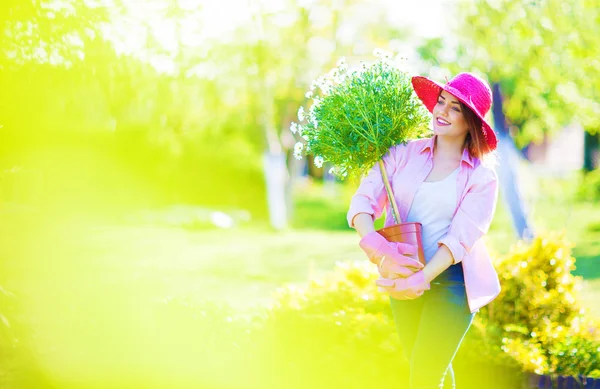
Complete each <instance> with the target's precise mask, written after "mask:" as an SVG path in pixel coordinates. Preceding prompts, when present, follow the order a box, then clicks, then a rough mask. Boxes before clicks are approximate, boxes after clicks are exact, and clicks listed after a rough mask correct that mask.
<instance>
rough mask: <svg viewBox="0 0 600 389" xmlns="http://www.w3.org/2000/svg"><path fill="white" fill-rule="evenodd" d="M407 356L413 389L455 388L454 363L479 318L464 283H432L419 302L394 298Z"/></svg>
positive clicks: (393, 301) (399, 334) (391, 299)
mask: <svg viewBox="0 0 600 389" xmlns="http://www.w3.org/2000/svg"><path fill="white" fill-rule="evenodd" d="M390 302H391V307H392V313H393V315H394V321H395V323H396V329H397V330H398V336H399V337H400V343H401V345H402V348H403V350H404V355H405V356H406V358H407V359H408V361H409V363H410V377H409V382H410V389H438V388H455V385H456V383H455V379H454V371H453V370H452V360H453V359H454V356H455V355H456V352H457V351H458V348H459V347H460V344H461V342H462V340H463V338H464V336H465V334H466V333H467V331H468V330H469V327H470V326H471V323H472V321H473V317H474V316H475V314H473V313H471V312H470V311H469V307H468V305H467V296H466V292H465V286H464V284H462V283H456V282H445V283H432V284H431V290H428V291H426V292H425V293H424V294H423V296H421V297H419V298H417V299H415V300H396V299H394V298H390Z"/></svg>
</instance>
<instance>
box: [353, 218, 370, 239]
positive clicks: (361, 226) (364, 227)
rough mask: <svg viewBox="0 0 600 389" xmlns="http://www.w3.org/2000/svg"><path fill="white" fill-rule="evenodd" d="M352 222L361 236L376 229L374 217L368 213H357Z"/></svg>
mask: <svg viewBox="0 0 600 389" xmlns="http://www.w3.org/2000/svg"><path fill="white" fill-rule="evenodd" d="M352 224H353V225H354V228H355V229H356V231H357V232H358V234H359V235H360V237H361V238H362V237H364V236H365V235H367V234H368V233H371V232H373V231H375V227H374V226H373V217H372V216H371V215H370V214H368V213H363V212H361V213H358V214H356V216H354V219H352Z"/></svg>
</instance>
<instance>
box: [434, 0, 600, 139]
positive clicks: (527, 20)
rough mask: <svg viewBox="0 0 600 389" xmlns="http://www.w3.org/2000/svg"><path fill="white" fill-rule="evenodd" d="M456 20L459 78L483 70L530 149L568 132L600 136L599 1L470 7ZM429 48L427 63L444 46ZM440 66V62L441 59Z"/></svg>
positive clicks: (484, 2) (516, 1)
mask: <svg viewBox="0 0 600 389" xmlns="http://www.w3.org/2000/svg"><path fill="white" fill-rule="evenodd" d="M457 9H458V10H459V17H458V18H457V23H456V24H455V26H456V32H457V35H458V37H459V40H460V44H459V47H458V49H457V50H456V57H454V58H447V57H446V58H445V61H444V62H445V64H444V65H446V66H448V67H449V68H451V69H452V72H453V73H454V72H457V71H459V70H460V71H462V70H465V69H469V68H471V69H478V70H479V71H480V72H483V73H485V74H486V75H487V76H488V78H489V80H490V82H492V83H499V84H500V86H501V90H502V92H503V94H504V95H505V97H506V99H505V101H504V107H503V109H504V112H505V114H506V117H507V119H508V121H509V124H511V125H514V126H516V127H517V128H518V132H516V140H517V142H518V143H519V145H521V146H523V145H526V144H528V143H529V142H531V141H541V140H542V139H543V138H544V136H546V135H550V136H551V135H552V134H555V133H556V132H557V131H559V130H560V129H561V128H562V127H564V126H565V125H568V124H570V123H572V122H574V121H575V122H578V123H580V124H581V125H582V126H583V127H584V128H585V129H586V130H588V131H590V132H593V131H596V130H597V128H599V119H598V118H599V117H600V116H599V115H598V112H600V104H599V103H598V101H599V99H598V97H599V95H598V90H600V89H599V88H598V78H597V77H595V78H594V77H592V78H590V77H589V75H590V74H593V73H594V72H595V69H597V68H598V60H597V58H598V57H599V48H600V41H599V38H598V37H599V35H598V34H597V25H598V21H599V20H600V8H599V7H598V6H597V2H594V1H584V0H576V1H568V2H565V1H561V0H544V1H535V2H523V1H520V0H495V1H488V0H476V1H463V2H462V4H461V6H460V7H457ZM435 43H436V42H435V41H433V42H430V43H428V44H426V45H424V46H423V48H422V49H423V50H424V52H425V54H426V55H424V56H423V58H425V59H426V60H429V61H430V62H433V61H431V59H430V58H431V57H432V55H431V52H433V53H436V52H438V53H439V52H440V50H439V45H436V44H435ZM433 57H436V58H438V59H439V57H438V56H436V55H434V56H433Z"/></svg>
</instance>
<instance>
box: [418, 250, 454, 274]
mask: <svg viewBox="0 0 600 389" xmlns="http://www.w3.org/2000/svg"><path fill="white" fill-rule="evenodd" d="M453 263H454V258H453V257H452V252H450V250H449V249H448V247H446V245H443V244H442V245H440V247H439V248H438V251H436V253H435V254H434V255H433V257H432V258H431V260H430V261H429V262H428V263H427V265H425V267H424V268H423V275H424V277H425V282H431V281H433V280H434V279H435V278H436V277H437V276H439V275H440V274H442V273H443V272H444V270H446V269H448V268H449V267H450V265H452V264H453Z"/></svg>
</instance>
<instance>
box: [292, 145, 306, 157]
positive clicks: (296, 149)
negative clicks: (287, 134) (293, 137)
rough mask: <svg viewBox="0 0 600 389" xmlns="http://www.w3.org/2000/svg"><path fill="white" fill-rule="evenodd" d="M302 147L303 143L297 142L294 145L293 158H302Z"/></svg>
mask: <svg viewBox="0 0 600 389" xmlns="http://www.w3.org/2000/svg"><path fill="white" fill-rule="evenodd" d="M303 149H304V143H302V142H297V143H296V144H295V145H294V158H296V159H302V150H303Z"/></svg>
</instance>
